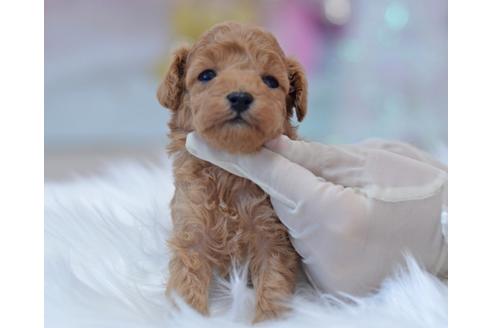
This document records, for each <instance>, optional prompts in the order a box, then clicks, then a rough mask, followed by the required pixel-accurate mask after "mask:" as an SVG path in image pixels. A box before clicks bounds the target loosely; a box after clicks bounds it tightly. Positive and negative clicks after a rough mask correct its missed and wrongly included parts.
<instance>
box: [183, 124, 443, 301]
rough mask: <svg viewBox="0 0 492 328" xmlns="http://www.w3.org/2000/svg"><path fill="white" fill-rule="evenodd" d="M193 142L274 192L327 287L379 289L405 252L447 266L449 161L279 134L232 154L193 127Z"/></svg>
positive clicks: (199, 152) (400, 148)
mask: <svg viewBox="0 0 492 328" xmlns="http://www.w3.org/2000/svg"><path fill="white" fill-rule="evenodd" d="M186 147H187V149H188V151H189V152H190V153H191V154H193V155H194V156H196V157H198V158H201V159H203V160H206V161H208V162H211V163H213V164H215V165H217V166H220V167H222V168H223V169H225V170H227V171H229V172H231V173H233V174H236V175H238V176H241V177H244V178H247V179H249V180H251V181H253V182H255V183H256V184H257V185H258V186H260V188H262V189H263V190H264V191H265V192H266V193H268V194H269V195H270V198H271V202H272V205H273V207H274V209H275V211H276V213H277V215H278V217H279V219H280V220H281V221H282V223H283V224H284V225H285V226H286V227H287V228H288V229H289V233H290V236H291V240H292V244H293V246H294V247H295V249H296V250H297V252H298V253H299V254H300V255H301V257H302V261H303V266H304V269H305V272H306V274H307V276H308V278H309V279H310V281H311V282H312V284H313V285H314V286H315V287H316V288H318V289H319V290H320V291H323V292H345V293H350V294H354V295H361V294H364V293H367V292H370V291H373V290H375V289H376V288H378V287H379V285H380V283H381V282H382V280H383V279H384V278H386V277H387V276H388V275H390V274H391V273H392V272H393V270H394V269H395V267H397V266H399V265H402V264H403V263H404V253H409V254H411V255H413V256H414V257H415V258H416V259H417V261H418V262H419V263H420V264H421V265H422V266H424V267H425V268H426V269H427V270H429V271H430V272H432V273H434V274H438V273H439V274H446V273H447V241H446V239H445V238H444V236H443V233H442V225H441V210H442V208H443V206H444V207H446V206H447V168H446V167H445V166H444V165H442V164H440V163H439V162H437V161H435V160H433V159H432V158H431V157H430V156H429V155H428V154H426V153H424V152H422V151H420V150H418V149H416V148H414V147H412V146H410V145H407V144H403V143H398V142H386V141H380V140H372V141H367V142H364V143H361V144H357V145H337V146H334V145H323V144H318V143H314V142H304V141H293V140H290V139H289V138H287V137H286V136H281V137H279V138H277V139H274V140H272V141H270V142H269V143H267V144H266V147H264V148H262V149H261V150H260V151H259V152H257V153H255V154H250V155H233V154H229V153H227V152H224V151H221V150H218V149H215V148H213V147H211V146H209V145H208V144H207V143H206V142H205V141H204V140H203V139H201V138H200V137H199V136H198V135H197V134H196V133H191V134H189V135H188V137H187V141H186Z"/></svg>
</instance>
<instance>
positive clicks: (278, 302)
mask: <svg viewBox="0 0 492 328" xmlns="http://www.w3.org/2000/svg"><path fill="white" fill-rule="evenodd" d="M211 67H212V68H213V69H214V72H215V74H216V76H217V77H216V78H215V79H214V80H212V81H206V82H203V81H201V82H197V81H196V77H197V75H198V76H200V75H199V73H200V72H203V71H204V70H210V68H211ZM262 74H263V75H262ZM265 74H272V75H268V76H270V77H271V76H273V74H274V75H275V79H278V83H277V85H276V87H275V88H271V90H270V89H269V88H270V87H271V86H272V85H273V86H275V84H272V83H269V87H265V85H264V84H263V82H262V79H264V76H265ZM270 82H271V81H270ZM265 83H266V82H265ZM305 84H306V82H305V79H304V75H303V73H302V71H301V70H300V67H299V65H298V64H297V62H295V61H293V60H292V59H287V58H285V56H284V55H283V53H282V51H281V49H280V47H279V46H278V44H277V43H276V41H275V39H274V38H273V36H271V35H270V34H269V33H266V32H264V31H262V30H260V29H258V28H254V27H248V26H243V25H239V24H234V23H228V24H221V25H218V26H216V27H214V28H213V29H212V30H211V31H210V32H208V33H206V34H205V35H204V36H202V38H201V39H200V41H198V42H197V44H195V46H194V47H193V48H191V49H188V48H181V49H180V50H178V51H177V52H176V54H175V58H174V61H173V63H172V65H171V68H170V71H169V73H168V74H167V76H166V78H165V79H164V82H163V83H162V85H161V87H160V89H159V93H158V97H159V100H160V102H161V103H162V104H163V105H164V106H166V107H168V108H170V109H171V110H172V111H173V116H172V119H171V121H170V123H169V127H170V130H171V133H170V139H171V143H170V145H169V147H168V150H169V153H170V154H172V155H173V156H174V176H175V187H176V191H175V195H174V197H173V200H172V202H171V211H172V213H171V214H172V219H173V229H174V231H173V235H172V237H171V239H170V240H169V245H170V247H171V249H172V251H173V258H172V260H171V263H170V278H169V281H168V286H167V290H168V292H171V291H175V292H177V293H178V294H179V295H180V296H182V297H183V298H184V299H185V300H186V301H187V302H188V303H189V304H190V305H192V306H193V307H195V308H196V309H197V310H198V311H200V312H202V313H207V312H208V290H209V286H210V282H211V278H212V272H213V270H214V269H217V270H218V272H219V273H220V274H222V275H227V273H228V270H229V267H230V264H231V260H233V259H234V260H238V261H242V262H243V263H246V262H248V263H249V270H250V274H251V280H252V282H253V286H254V288H255V290H256V317H255V320H256V321H259V320H263V319H266V318H270V317H274V316H276V315H278V314H280V313H281V312H282V311H283V310H284V309H285V304H284V302H285V301H287V300H288V298H289V296H290V295H291V294H292V292H293V289H294V284H295V277H296V271H297V266H298V255H297V254H296V253H295V251H294V250H293V248H292V245H291V244H290V241H289V237H288V233H287V230H286V228H285V227H284V226H283V225H282V224H281V223H280V222H279V220H278V218H277V216H276V214H275V212H274V211H273V209H272V206H271V203H270V200H269V198H268V196H267V195H266V194H265V193H264V192H263V191H262V190H261V189H260V188H259V187H258V186H256V185H255V184H254V183H252V182H251V181H249V180H246V179H243V178H240V177H237V176H234V175H232V174H230V173H228V172H226V171H224V170H222V169H220V168H218V167H216V166H214V165H212V164H210V163H207V162H204V161H202V160H199V159H197V158H196V157H194V156H192V155H190V154H189V153H188V152H187V151H186V148H185V140H186V135H187V133H189V132H191V131H197V132H198V133H199V134H200V135H202V136H203V137H204V138H205V139H206V140H207V141H208V142H209V143H211V144H212V145H214V146H216V147H218V148H222V149H225V150H227V151H230V152H236V153H248V152H254V151H256V150H258V149H259V148H260V147H261V146H262V145H263V143H264V142H266V141H267V140H269V139H271V138H273V137H275V136H277V135H279V134H281V133H283V134H286V135H288V136H289V137H291V138H295V137H296V133H295V129H294V128H293V127H292V125H291V124H290V120H289V119H290V117H291V115H292V111H293V109H294V107H295V110H296V113H297V116H298V119H302V117H303V116H304V113H305V103H306V99H305V87H306V85H305ZM275 89H277V90H275ZM237 90H239V91H241V92H244V91H247V92H248V93H249V94H250V95H251V97H252V98H253V99H254V101H253V103H252V104H251V106H249V104H248V106H247V107H248V109H247V110H246V111H244V110H243V109H242V110H241V111H240V112H239V111H237V110H232V109H231V107H232V105H231V104H232V102H230V101H229V103H228V101H227V100H226V99H228V97H227V96H228V95H230V94H231V92H236V93H237Z"/></svg>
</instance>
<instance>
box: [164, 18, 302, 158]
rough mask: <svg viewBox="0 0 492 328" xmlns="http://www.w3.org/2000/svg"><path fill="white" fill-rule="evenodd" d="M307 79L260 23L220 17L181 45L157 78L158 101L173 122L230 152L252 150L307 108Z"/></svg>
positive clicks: (286, 129)
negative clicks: (195, 38) (187, 44)
mask: <svg viewBox="0 0 492 328" xmlns="http://www.w3.org/2000/svg"><path fill="white" fill-rule="evenodd" d="M306 89H307V84H306V78H305V75H304V72H303V70H302V67H301V66H300V65H299V63H298V62H297V61H295V60H294V59H291V58H287V57H285V55H284V53H283V51H282V49H281V48H280V46H279V45H278V43H277V41H276V39H275V37H274V36H273V35H272V34H270V33H268V32H265V31H263V30H262V29H260V28H258V27H253V26H247V25H241V24H237V23H223V24H219V25H216V26H214V27H213V28H212V29H210V30H209V31H208V32H206V33H205V34H204V35H203V36H202V37H201V38H200V39H199V40H198V41H197V42H196V43H195V45H194V46H193V47H191V48H189V47H181V48H180V49H178V50H177V51H176V52H175V54H174V58H173V60H172V63H171V66H170V68H169V71H168V73H167V74H166V76H165V78H164V80H163V82H162V83H161V85H160V87H159V90H158V93H157V96H158V99H159V102H160V103H161V104H162V105H163V106H164V107H167V108H169V109H170V110H171V111H173V119H172V123H171V125H172V127H173V126H174V127H176V128H180V129H184V130H187V131H192V130H194V131H196V132H197V133H199V134H200V135H201V136H202V137H203V138H204V139H205V140H207V141H208V142H209V143H210V144H212V145H214V146H215V147H217V148H221V149H224V150H226V151H229V152H233V153H249V152H254V151H256V150H258V149H260V147H261V146H262V145H263V144H264V143H265V142H266V141H268V140H270V139H272V138H274V137H276V136H278V135H280V134H282V133H290V131H292V130H293V129H292V127H291V125H290V120H289V119H290V118H291V117H292V115H293V112H294V110H295V112H296V116H297V119H298V121H301V120H302V119H303V118H304V116H305V114H306V102H307V99H306V98H307V94H306V91H307V90H306Z"/></svg>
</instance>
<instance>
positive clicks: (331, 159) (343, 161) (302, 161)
mask: <svg viewBox="0 0 492 328" xmlns="http://www.w3.org/2000/svg"><path fill="white" fill-rule="evenodd" d="M265 146H266V147H267V148H268V149H270V150H271V151H273V152H275V153H277V154H280V155H282V156H283V157H285V158H287V159H289V160H290V161H292V162H294V163H297V164H299V165H301V166H302V167H305V168H307V169H308V170H310V171H311V172H313V173H314V175H317V176H320V177H323V178H324V179H325V180H327V181H330V182H333V183H335V184H340V185H343V186H346V187H359V186H360V185H362V184H363V181H360V178H361V168H362V167H363V165H364V157H365V156H364V154H363V151H362V150H361V149H360V147H357V146H351V145H345V146H334V145H324V144H320V143H316V142H305V141H302V140H291V139H289V138H288V137H286V136H280V137H278V138H276V139H274V140H271V141H269V142H268V143H267V144H266V145H265Z"/></svg>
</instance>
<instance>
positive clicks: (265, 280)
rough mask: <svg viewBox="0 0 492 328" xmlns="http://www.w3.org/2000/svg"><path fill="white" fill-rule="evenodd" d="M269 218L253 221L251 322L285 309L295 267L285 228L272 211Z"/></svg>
mask: <svg viewBox="0 0 492 328" xmlns="http://www.w3.org/2000/svg"><path fill="white" fill-rule="evenodd" d="M271 212H272V216H271V217H270V218H268V219H264V218H258V219H256V220H255V236H254V237H253V240H254V242H253V256H252V261H251V267H250V270H251V277H252V281H253V285H254V287H255V289H256V314H255V319H254V322H259V321H263V320H266V319H269V318H274V317H276V316H278V315H280V314H281V313H282V312H284V311H286V310H287V309H288V306H287V305H286V302H287V301H288V300H289V299H290V297H291V295H292V293H293V291H294V287H295V280H296V275H297V268H298V255H297V253H296V252H295V251H294V249H293V247H292V245H291V243H290V241H289V238H288V233H287V230H286V228H285V227H284V226H283V225H282V224H281V223H280V222H279V221H278V219H277V217H276V216H275V214H274V213H273V210H271Z"/></svg>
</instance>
